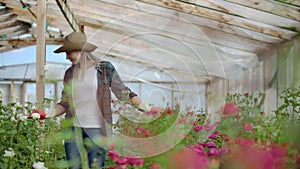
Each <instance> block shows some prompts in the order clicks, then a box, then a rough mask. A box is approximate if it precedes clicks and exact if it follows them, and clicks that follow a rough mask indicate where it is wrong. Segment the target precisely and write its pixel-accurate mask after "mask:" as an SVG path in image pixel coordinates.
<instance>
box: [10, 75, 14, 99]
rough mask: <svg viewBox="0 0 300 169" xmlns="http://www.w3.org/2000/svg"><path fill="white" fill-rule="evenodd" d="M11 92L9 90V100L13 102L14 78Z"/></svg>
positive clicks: (11, 83)
mask: <svg viewBox="0 0 300 169" xmlns="http://www.w3.org/2000/svg"><path fill="white" fill-rule="evenodd" d="M9 88H10V92H9V102H10V103H12V102H14V81H13V80H12V81H11V82H10V87H9Z"/></svg>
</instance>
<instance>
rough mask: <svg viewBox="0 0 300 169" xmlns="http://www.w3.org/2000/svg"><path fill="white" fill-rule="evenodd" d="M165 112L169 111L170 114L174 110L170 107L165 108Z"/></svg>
mask: <svg viewBox="0 0 300 169" xmlns="http://www.w3.org/2000/svg"><path fill="white" fill-rule="evenodd" d="M165 113H167V114H168V115H171V114H172V113H173V110H172V109H170V108H169V107H168V108H166V109H165Z"/></svg>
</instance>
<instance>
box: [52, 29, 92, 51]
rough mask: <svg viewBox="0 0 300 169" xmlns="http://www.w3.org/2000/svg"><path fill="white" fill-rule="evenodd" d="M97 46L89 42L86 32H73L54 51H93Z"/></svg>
mask: <svg viewBox="0 0 300 169" xmlns="http://www.w3.org/2000/svg"><path fill="white" fill-rule="evenodd" d="M96 48H97V46H95V45H93V44H91V43H89V42H87V40H86V36H85V34H83V33H81V32H72V33H71V34H69V35H68V36H66V37H65V39H64V44H63V45H62V46H61V47H60V48H58V49H56V50H55V51H54V53H61V52H72V51H86V52H92V51H94V50H95V49H96Z"/></svg>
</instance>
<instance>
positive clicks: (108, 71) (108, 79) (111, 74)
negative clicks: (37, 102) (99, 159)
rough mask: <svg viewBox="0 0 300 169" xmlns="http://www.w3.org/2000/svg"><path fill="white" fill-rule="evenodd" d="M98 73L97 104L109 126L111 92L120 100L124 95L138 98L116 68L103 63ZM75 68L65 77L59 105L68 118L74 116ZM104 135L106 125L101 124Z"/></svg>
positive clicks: (98, 67)
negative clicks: (73, 81) (73, 90)
mask: <svg viewBox="0 0 300 169" xmlns="http://www.w3.org/2000/svg"><path fill="white" fill-rule="evenodd" d="M95 68H96V69H97V70H98V71H97V82H98V83H97V84H98V88H97V103H98V106H99V110H101V117H104V118H102V119H105V121H106V122H107V123H108V124H111V123H112V112H111V91H112V92H113V93H114V94H115V96H116V97H117V98H118V99H119V100H123V99H125V98H124V94H125V96H126V97H127V98H132V97H134V96H137V95H136V94H135V93H134V92H131V90H130V89H129V88H128V87H127V86H125V85H124V83H123V82H122V80H121V78H120V76H119V74H118V72H117V70H116V69H115V67H114V66H113V65H112V64H111V63H110V62H107V61H102V62H100V63H98V64H96V66H95ZM73 72H74V66H71V67H70V68H69V69H68V70H67V71H66V72H65V76H64V89H63V91H62V97H61V101H60V102H59V103H58V104H60V105H61V106H63V107H64V108H65V110H66V118H71V117H73V116H74V114H75V111H74V105H73V97H72V79H73ZM101 126H102V130H103V132H104V133H103V134H104V135H106V132H105V128H107V127H105V125H104V124H103V122H102V123H101Z"/></svg>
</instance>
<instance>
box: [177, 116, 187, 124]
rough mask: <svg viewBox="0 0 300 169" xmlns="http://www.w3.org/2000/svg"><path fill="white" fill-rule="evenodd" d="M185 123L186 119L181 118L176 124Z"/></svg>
mask: <svg viewBox="0 0 300 169" xmlns="http://www.w3.org/2000/svg"><path fill="white" fill-rule="evenodd" d="M185 122H186V118H184V117H181V118H179V119H178V124H184V123H185Z"/></svg>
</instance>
